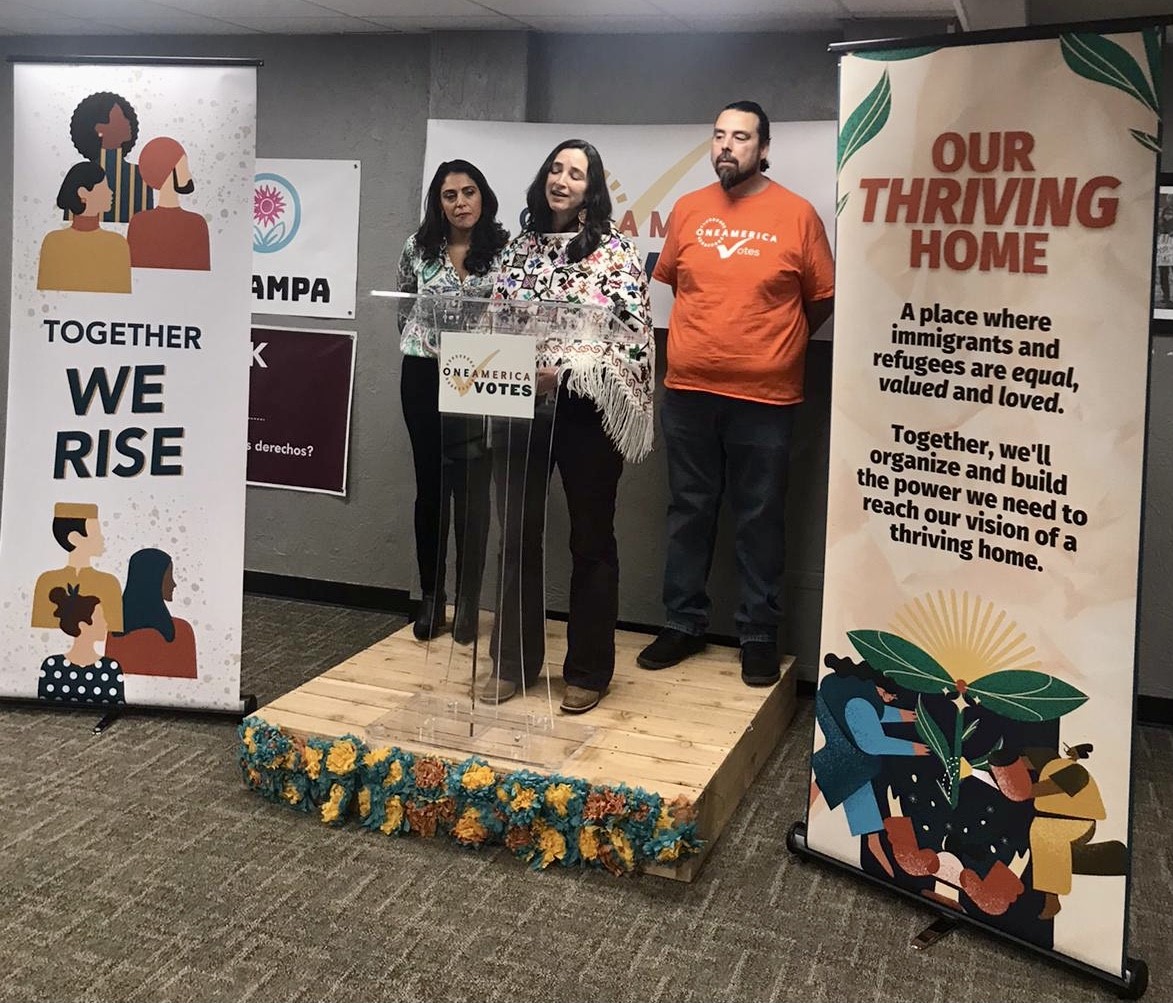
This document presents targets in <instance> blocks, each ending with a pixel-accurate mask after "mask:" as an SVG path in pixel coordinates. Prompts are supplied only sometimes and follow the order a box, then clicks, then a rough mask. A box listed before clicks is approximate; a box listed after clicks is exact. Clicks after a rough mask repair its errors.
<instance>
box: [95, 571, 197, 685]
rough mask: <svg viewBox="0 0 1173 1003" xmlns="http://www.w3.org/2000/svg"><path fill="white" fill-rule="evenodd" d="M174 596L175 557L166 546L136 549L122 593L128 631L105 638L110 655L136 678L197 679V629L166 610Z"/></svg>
mask: <svg viewBox="0 0 1173 1003" xmlns="http://www.w3.org/2000/svg"><path fill="white" fill-rule="evenodd" d="M174 596H175V576H174V574H173V572H172V567H171V557H170V555H168V554H166V553H164V552H163V551H162V550H155V549H154V548H147V549H144V550H138V551H135V553H133V554H132V555H131V557H130V563H129V564H128V565H127V568H126V589H125V590H124V591H123V593H122V618H123V628H124V629H123V631H122V632H121V633H112V634H110V636H109V637H107V638H106V654H107V655H109V656H110V657H111V658H115V659H117V660H118V661H119V662H120V663H121V664H122V671H123V672H127V673H129V674H131V675H137V676H170V677H172V678H177V679H195V678H196V644H195V633H194V632H193V631H192V629H191V624H190V623H188V622H187V621H186V620H181V619H180V618H179V617H173V616H172V615H171V611H170V610H169V609H168V608H167V603H169V602H170V601H171V600H172V599H173V598H174Z"/></svg>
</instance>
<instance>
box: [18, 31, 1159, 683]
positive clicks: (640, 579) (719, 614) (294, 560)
mask: <svg viewBox="0 0 1173 1003" xmlns="http://www.w3.org/2000/svg"><path fill="white" fill-rule="evenodd" d="M905 27H906V26H905V25H898V26H893V25H892V24H890V23H889V24H884V23H877V24H876V25H875V30H874V31H869V30H868V26H867V25H858V24H857V25H855V26H853V29H852V33H851V34H852V37H855V38H859V37H867V36H869V35H870V36H873V37H890V36H892V35H896V34H898V33H899V32H900V30H904V28H905ZM834 40H835V39H833V38H832V37H830V36H827V35H815V34H808V35H766V34H757V35H711V36H696V35H681V36H648V35H642V36H615V37H605V36H570V35H526V34H521V33H489V34H476V33H443V34H435V35H432V36H423V35H414V36H411V35H409V36H402V35H386V36H341V37H312V38H307V37H265V36H253V37H247V38H245V37H240V36H228V37H222V38H189V37H177V38H139V37H127V38H92V39H63V38H24V39H0V55H8V54H12V53H26V54H37V53H101V52H107V53H118V54H135V53H143V54H168V55H222V56H256V57H259V58H262V59H264V60H265V67H264V68H263V69H262V70H261V71H260V74H259V77H258V98H259V114H258V119H259V122H258V134H257V136H258V145H257V153H258V155H259V156H262V157H323V158H331V157H354V158H356V159H359V160H361V161H362V163H363V186H362V221H361V224H360V232H359V278H358V288H359V302H358V309H357V315H356V318H355V326H356V327H357V329H358V331H359V347H358V366H357V375H356V385H355V400H354V426H353V433H352V442H351V454H350V456H351V468H350V483H351V492H350V496H349V497H348V498H346V499H338V498H332V497H329V496H323V495H311V494H301V493H293V492H283V491H275V490H266V489H261V488H250V489H249V493H248V524H247V544H246V554H245V561H246V566H247V567H248V568H250V569H252V570H255V571H264V572H271V573H275V574H283V575H292V576H297V577H304V578H316V579H324V580H330V581H339V582H350V583H357V584H362V585H372V586H385V587H392V588H415V584H416V583H415V580H414V579H415V572H414V555H413V543H412V537H411V530H410V511H411V502H412V498H413V493H414V483H413V478H412V472H411V465H410V450H409V448H408V443H407V437H406V433H405V431H404V428H403V422H402V418H401V417H400V414H399V393H398V377H399V354H398V351H397V348H396V339H395V337H393V336H392V333H391V332H392V329H393V322H392V317H391V314H390V311H389V310H388V309H387V307H386V306H384V305H380V304H379V303H378V302H377V301H374V300H371V299H370V298H369V297H368V296H367V292H368V291H369V290H371V289H374V288H386V287H389V286H390V285H391V284H392V283H393V281H394V266H395V261H396V259H397V257H398V253H399V249H400V247H401V246H402V243H403V240H404V239H405V238H406V236H407V235H408V233H410V232H411V230H412V229H413V228H414V226H415V225H416V222H417V213H418V206H419V199H420V177H419V174H420V167H421V163H422V159H423V147H424V137H425V126H426V120H427V118H428V117H429V115H430V116H432V117H451V118H457V117H461V118H483V119H498V120H522V119H528V120H532V121H562V122H575V123H582V124H590V123H597V122H611V123H641V122H648V123H672V122H676V123H681V122H683V123H687V122H696V121H705V120H707V119H708V118H709V117H710V116H711V115H712V114H713V112H714V111H715V110H716V109H717V108H719V107H720V106H721V105H722V104H724V103H725V102H726V101H727V100H730V99H731V98H734V97H743V96H751V97H754V98H756V99H757V100H760V101H761V102H762V103H763V104H764V105H765V106H766V107H767V108H768V109H770V111H771V113H772V115H773V117H775V118H776V119H778V120H786V119H790V120H800V119H826V118H833V117H834V116H835V113H836V66H835V60H834V59H833V58H832V57H831V56H830V55H828V54H827V52H826V46H827V44H828V43H829V42H831V41H834ZM1166 70H1167V71H1166V75H1165V79H1166V81H1167V84H1166V107H1171V106H1173V98H1171V97H1170V91H1173V56H1170V55H1167V67H1166ZM4 90H5V92H6V93H0V149H3V148H5V147H6V146H10V143H11V135H12V121H11V114H12V112H11V105H12V102H11V76H10V75H9V74H5V76H4ZM1166 117H1167V118H1168V115H1167V116H1166ZM588 138H589V137H588ZM1165 140H1166V146H1165V163H1166V164H1167V165H1168V166H1169V167H1170V169H1173V150H1171V149H1170V143H1171V141H1173V130H1167V131H1166V136H1165ZM473 159H475V156H474V158H473ZM531 169H532V167H531V166H528V165H523V166H522V168H521V169H520V171H521V175H522V176H523V177H528V174H529V171H530V170H531ZM11 170H12V168H11V161H10V160H9V158H7V157H3V156H0V186H3V187H4V190H11ZM492 180H493V181H494V183H495V184H498V185H502V184H508V183H510V182H509V181H508V180H506V179H501V180H500V181H498V179H492ZM780 180H784V179H780ZM5 227H6V228H7V227H10V223H6V224H5ZM10 254H11V240H10V233H9V232H8V230H7V229H5V230H3V231H0V274H3V275H7V274H8V273H9V272H10V260H9V259H10ZM7 311H8V283H7V281H6V280H0V316H3V315H6V314H7ZM298 323H299V324H302V323H304V324H306V325H312V324H313V323H314V322H313V321H299V322H298ZM337 324H338V322H321V324H320V326H326V327H333V326H337ZM1165 344H1166V343H1165V342H1163V341H1161V340H1158V343H1157V348H1156V351H1155V353H1154V366H1153V382H1152V387H1153V391H1152V400H1153V414H1152V417H1151V420H1150V451H1149V471H1148V479H1147V489H1148V490H1147V502H1146V513H1145V514H1146V536H1145V572H1144V576H1143V579H1142V616H1141V642H1140V650H1141V689H1142V692H1145V693H1150V694H1155V695H1160V696H1173V672H1171V670H1170V669H1169V667H1168V663H1167V660H1166V658H1165V657H1164V656H1165V652H1167V651H1169V650H1171V649H1173V601H1171V600H1173V595H1171V589H1170V586H1169V585H1168V584H1167V581H1168V575H1167V574H1166V571H1167V570H1168V568H1169V565H1170V552H1171V551H1170V546H1171V544H1173V520H1171V519H1170V511H1169V499H1170V497H1171V493H1170V491H1171V488H1173V462H1171V461H1170V446H1171V445H1173V432H1171V431H1170V429H1171V428H1173V423H1171V419H1173V404H1171V403H1170V393H1169V390H1170V388H1171V387H1173V356H1169V355H1166V352H1167V351H1173V340H1171V341H1169V342H1168V345H1169V348H1168V349H1166V347H1165ZM661 355H662V353H661ZM830 365H831V347H830V345H829V344H826V343H815V344H814V345H812V348H811V352H810V360H809V365H808V374H807V404H806V405H805V407H804V408H803V412H802V415H801V418H800V423H799V428H798V431H797V435H796V448H795V455H794V464H793V471H792V477H791V492H790V497H789V522H788V536H789V543H788V546H789V560H788V568H789V570H788V572H787V606H788V622H789V625H790V626H789V630H788V645H787V646H788V647H789V648H790V650H792V651H794V652H796V653H797V654H798V655H799V660H800V665H801V667H802V669H803V672H804V674H805V675H807V676H812V675H813V673H814V669H815V665H816V661H817V658H818V629H819V618H820V605H821V596H822V560H823V553H822V548H823V537H824V531H825V513H826V454H827V439H828V416H829V386H830ZM6 367H7V353H6V352H3V351H0V397H2V395H3V394H4V392H5V389H4V388H5V387H6V385H7V379H6V375H7V374H6ZM0 414H2V411H0ZM657 444H659V436H658V434H657ZM552 499H553V501H552V505H551V514H550V540H551V541H552V544H553V545H552V547H551V549H550V562H549V563H550V583H551V586H550V587H551V605H552V606H554V607H555V608H563V609H564V608H565V605H566V587H567V581H568V559H567V555H566V553H565V546H564V542H563V541H565V540H566V538H567V537H566V530H567V526H566V517H565V505H564V502H563V500H562V498H561V493H560V489H559V488H557V487H555V489H554V491H553V492H552ZM666 501H667V496H666V489H665V473H664V460H663V454H662V452H661V451H659V450H657V452H655V453H653V455H652V456H651V458H650V459H649V460H647V461H646V462H645V463H644V464H642V465H640V466H638V467H636V466H629V467H628V469H627V472H626V473H625V475H624V478H623V481H622V483H621V485H620V497H619V506H620V511H619V517H618V533H619V547H620V554H621V559H622V562H623V574H622V579H621V594H620V615H621V617H623V618H624V619H627V620H633V621H637V622H646V623H658V622H660V620H661V618H662V609H661V606H660V601H659V593H660V573H661V568H662V560H663V515H664V510H665V506H666ZM718 553H719V559H718V561H717V562H716V566H715V568H714V572H713V580H712V593H713V598H714V602H715V617H714V623H713V629H714V630H716V631H718V632H722V633H732V632H733V624H732V611H733V608H734V607H735V606H736V594H735V592H736V589H735V581H734V575H733V569H732V563H731V559H730V553H731V547H730V540H729V534H728V527H727V526H725V527H723V529H722V536H721V539H720V540H719V543H718Z"/></svg>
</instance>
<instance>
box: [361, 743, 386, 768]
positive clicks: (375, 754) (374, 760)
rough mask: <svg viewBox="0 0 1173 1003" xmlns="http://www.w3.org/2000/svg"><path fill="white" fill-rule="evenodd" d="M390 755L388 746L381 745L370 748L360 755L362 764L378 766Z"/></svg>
mask: <svg viewBox="0 0 1173 1003" xmlns="http://www.w3.org/2000/svg"><path fill="white" fill-rule="evenodd" d="M390 755H391V749H390V747H389V746H383V748H381V749H371V751H370V752H368V753H367V754H366V755H365V756H363V757H362V762H363V766H378V765H379V764H380V763H381V762H383V760H384V759H386V758H387V757H388V756H390Z"/></svg>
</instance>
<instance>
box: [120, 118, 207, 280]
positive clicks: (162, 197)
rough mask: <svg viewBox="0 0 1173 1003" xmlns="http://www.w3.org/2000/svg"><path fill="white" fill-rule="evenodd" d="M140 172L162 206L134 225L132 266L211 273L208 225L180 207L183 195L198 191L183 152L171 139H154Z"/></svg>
mask: <svg viewBox="0 0 1173 1003" xmlns="http://www.w3.org/2000/svg"><path fill="white" fill-rule="evenodd" d="M138 169H139V173H140V174H141V175H142V177H143V180H144V181H145V182H146V183H147V184H148V185H150V186H151V188H152V189H154V190H155V192H156V193H157V195H156V203H157V204H156V206H155V208H154V209H148V210H147V211H146V212H140V213H136V214H135V216H134V218H133V219H131V221H130V227H129V229H128V230H127V233H126V238H127V240H128V241H130V263H131V265H132V266H133V267H135V268H179V269H185V270H188V271H202V272H206V271H208V270H209V269H210V268H211V267H212V264H211V252H210V249H209V243H208V224H207V221H206V220H205V219H204V217H203V216H201V215H200V214H199V213H198V212H188V211H187V210H186V209H184V208H182V207H181V206H180V204H179V196H180V195H190V194H191V193H192V192H193V191H195V180H194V179H193V178H192V176H191V168H190V167H189V166H188V162H187V153H186V152H185V151H184V149H183V147H182V146H180V145H179V143H178V142H177V141H176V140H174V139H172V138H171V137H170V136H160V137H159V138H158V139H152V140H151V141H150V142H149V143H147V145H146V146H144V147H143V149H142V152H141V153H140V154H139V158H138Z"/></svg>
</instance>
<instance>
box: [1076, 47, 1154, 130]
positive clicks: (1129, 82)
mask: <svg viewBox="0 0 1173 1003" xmlns="http://www.w3.org/2000/svg"><path fill="white" fill-rule="evenodd" d="M1059 45H1060V49H1061V50H1062V52H1063V60H1064V61H1065V62H1066V63H1067V65H1068V66H1069V67H1071V69H1072V70H1074V71H1075V72H1076V73H1078V74H1079V75H1080V76H1081V77H1086V78H1087V79H1088V80H1094V81H1096V82H1097V83H1101V84H1107V85H1108V86H1109V87H1115V88H1117V89H1118V90H1122V91H1124V93H1126V94H1131V95H1132V96H1133V97H1134V98H1136V99H1137V100H1138V101H1140V102H1141V103H1142V104H1144V105H1146V106H1148V107H1149V108H1151V109H1152V110H1153V111H1154V112H1157V114H1160V105H1159V104H1158V102H1157V96H1156V95H1155V94H1154V93H1153V89H1152V87H1151V86H1150V85H1149V81H1148V78H1147V77H1145V75H1144V73H1143V71H1142V70H1141V68H1140V65H1139V64H1138V63H1137V61H1136V60H1135V59H1133V58H1132V56H1131V55H1130V54H1129V52H1128V50H1127V49H1124V48H1122V47H1121V46H1119V45H1117V44H1116V43H1115V42H1113V41H1112V40H1111V39H1109V38H1105V37H1104V36H1103V35H1095V34H1092V33H1090V32H1088V33H1085V32H1073V33H1070V34H1066V35H1060V36H1059Z"/></svg>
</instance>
